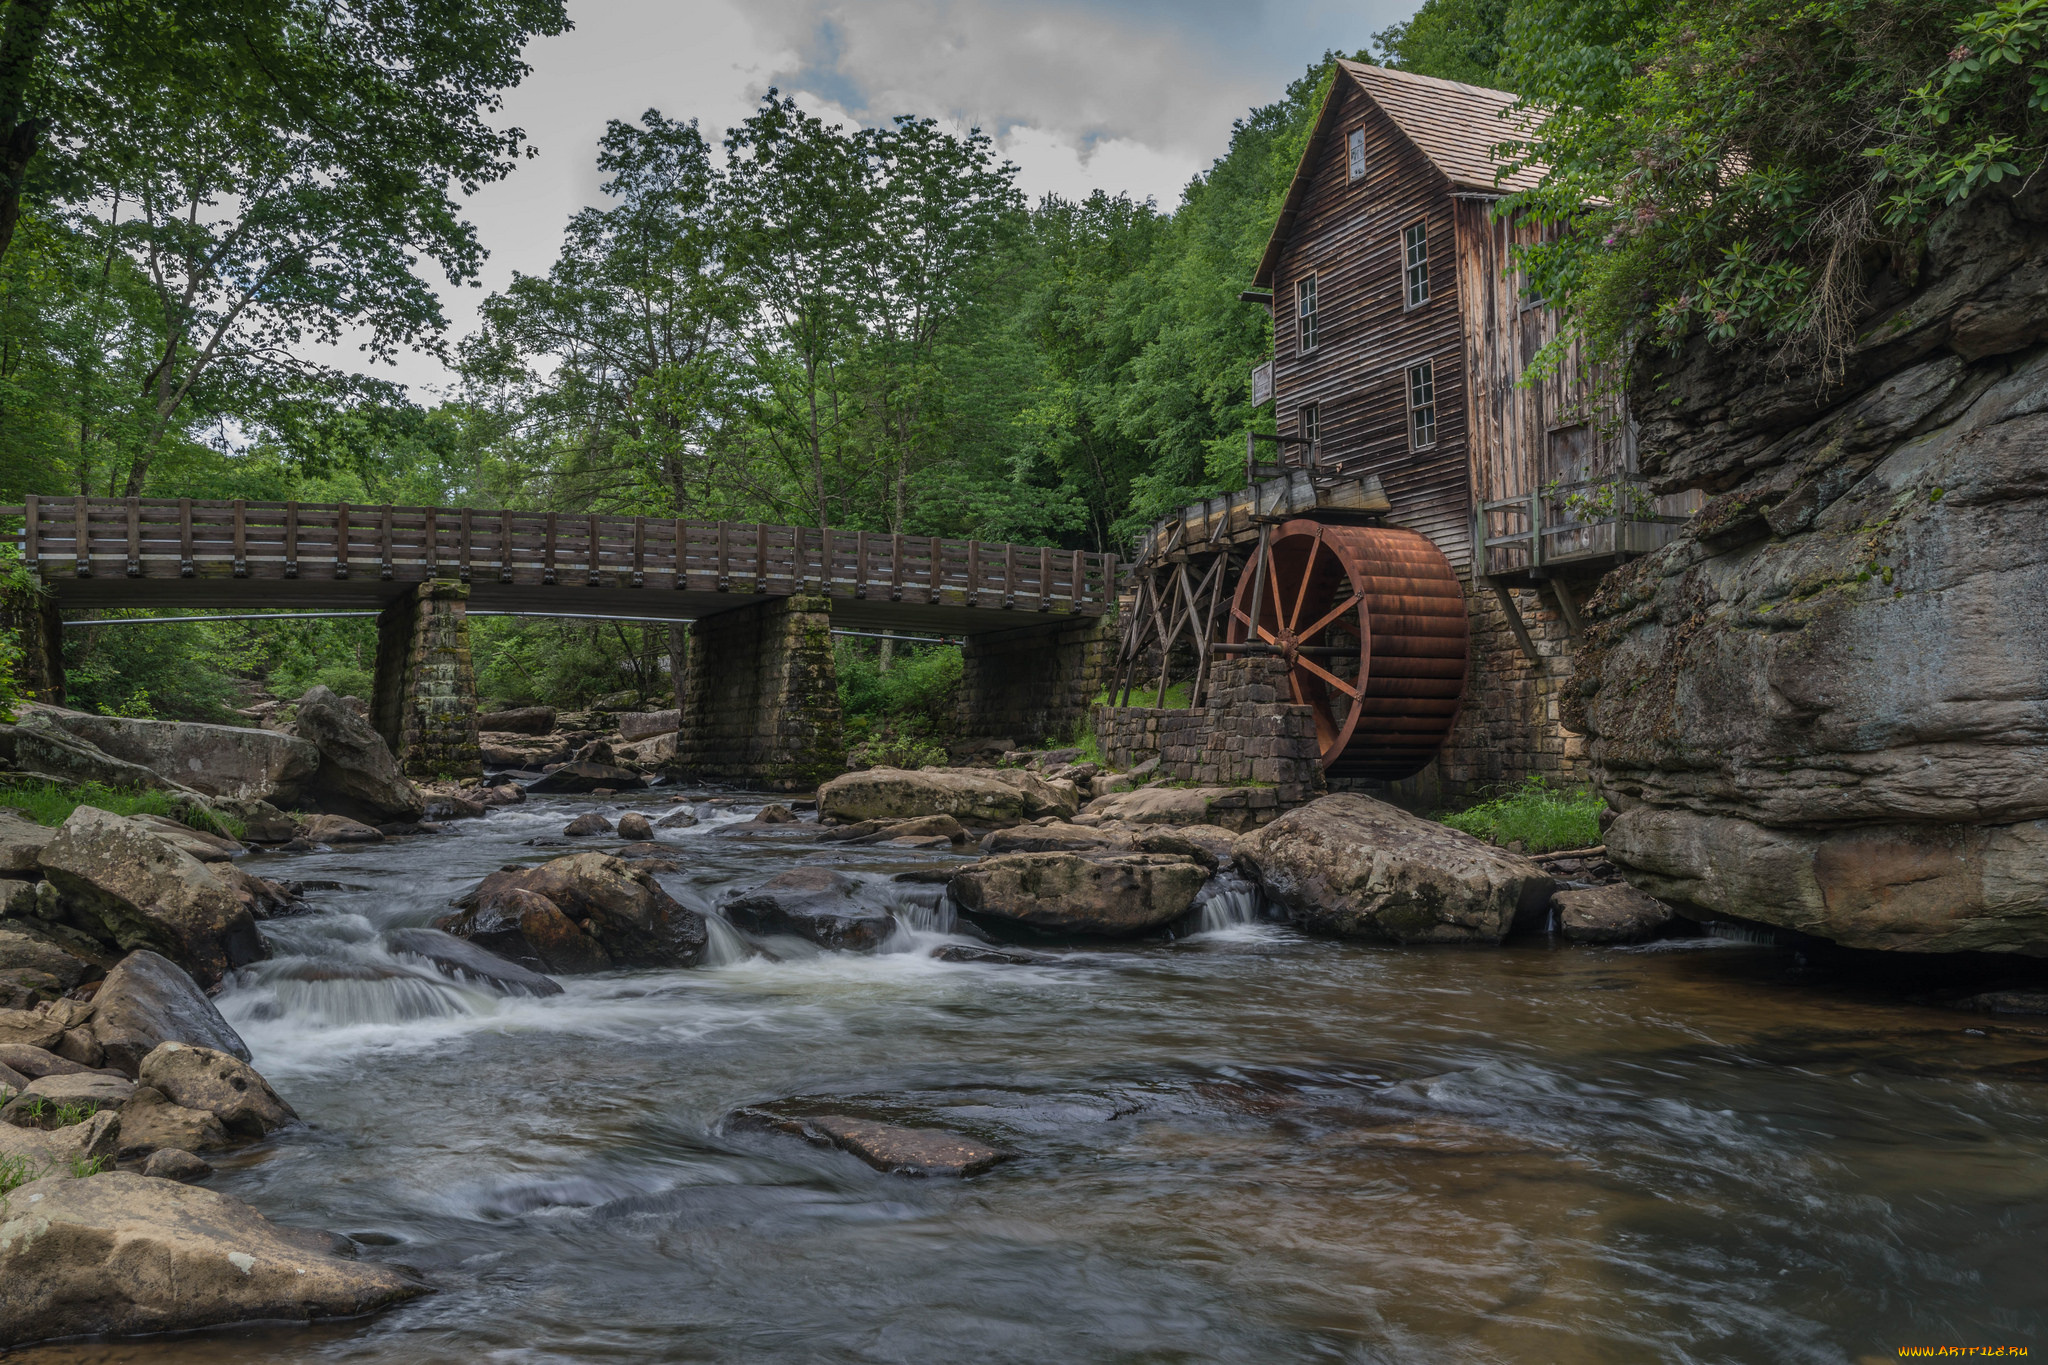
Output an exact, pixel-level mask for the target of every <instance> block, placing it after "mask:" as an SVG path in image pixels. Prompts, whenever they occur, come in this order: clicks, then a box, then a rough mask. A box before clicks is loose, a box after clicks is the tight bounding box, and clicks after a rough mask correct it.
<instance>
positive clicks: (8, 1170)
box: [0, 1156, 43, 1194]
mask: <svg viewBox="0 0 2048 1365" xmlns="http://www.w3.org/2000/svg"><path fill="white" fill-rule="evenodd" d="M42 1175H43V1172H42V1170H41V1169H39V1168H38V1167H36V1166H33V1165H31V1164H30V1163H29V1159H28V1158H27V1157H25V1156H0V1194H12V1193H13V1192H14V1191H16V1190H18V1189H20V1188H21V1187H22V1186H23V1185H26V1184H28V1182H29V1181H31V1180H39V1179H41V1178H42Z"/></svg>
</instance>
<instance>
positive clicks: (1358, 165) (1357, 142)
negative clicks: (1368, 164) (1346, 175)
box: [1351, 128, 1365, 180]
mask: <svg viewBox="0 0 2048 1365" xmlns="http://www.w3.org/2000/svg"><path fill="white" fill-rule="evenodd" d="M1351 178H1352V179H1353V180H1363V179H1365V129H1363V128H1353V129H1352V130H1351Z"/></svg>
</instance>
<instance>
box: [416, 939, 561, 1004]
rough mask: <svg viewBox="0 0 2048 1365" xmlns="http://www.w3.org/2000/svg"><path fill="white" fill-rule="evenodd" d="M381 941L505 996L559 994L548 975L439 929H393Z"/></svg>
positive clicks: (445, 972)
mask: <svg viewBox="0 0 2048 1365" xmlns="http://www.w3.org/2000/svg"><path fill="white" fill-rule="evenodd" d="M384 942H385V945H386V946H387V947H389V948H390V949H391V951H392V952H394V953H410V954H412V955H413V956H414V957H420V958H425V959H426V960H427V961H428V962H430V963H432V964H433V966H434V969H435V970H436V971H438V972H440V973H442V974H443V975H445V976H451V977H454V978H455V979H456V980H458V981H461V980H464V979H468V980H471V981H477V982H481V983H482V984H484V985H486V986H489V987H491V988H492V989H494V990H500V991H503V992H505V993H506V994H507V995H536V996H539V995H560V994H561V993H562V985H561V983H560V982H558V981H556V980H555V979H554V978H552V977H547V976H542V975H541V974H540V973H539V972H536V971H529V970H528V969H527V968H525V967H522V966H520V965H519V964H518V963H516V962H514V961H512V960H511V959H510V958H504V957H499V956H498V955H497V954H496V953H493V952H489V951H487V950H485V949H483V948H481V947H478V946H477V945H476V944H474V943H471V942H470V941H469V940H468V939H461V938H457V937H455V935H453V934H447V933H443V932H442V931H441V930H439V929H393V930H392V931H391V932H390V933H388V934H386V935H385V936H384Z"/></svg>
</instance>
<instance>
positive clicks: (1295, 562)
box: [1227, 520, 1467, 782]
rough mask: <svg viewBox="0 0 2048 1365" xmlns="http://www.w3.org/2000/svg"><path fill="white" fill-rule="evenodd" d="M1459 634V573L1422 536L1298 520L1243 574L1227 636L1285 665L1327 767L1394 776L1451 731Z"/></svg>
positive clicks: (1461, 675) (1462, 623)
mask: <svg viewBox="0 0 2048 1365" xmlns="http://www.w3.org/2000/svg"><path fill="white" fill-rule="evenodd" d="M1262 582H1263V584H1264V587H1263V591H1261V589H1260V587H1259V585H1260V584H1261V583H1262ZM1466 633H1467V626H1466V618H1465V593H1464V589H1463V588H1462V587H1461V586H1460V585H1459V583H1458V575H1457V571H1456V570H1454V569H1452V568H1451V563H1450V561H1449V560H1447V559H1445V558H1444V556H1443V552H1442V551H1440V550H1438V549H1437V548H1436V546H1435V545H1432V544H1431V543H1430V542H1429V540H1428V539H1427V538H1426V537H1423V536H1420V535H1417V534H1416V533H1415V532H1413V531H1398V530H1393V529H1390V528H1387V527H1380V526H1328V525H1324V524H1323V523H1321V522H1317V521H1306V520H1302V521H1290V522H1286V523H1284V524H1282V525H1281V526H1279V527H1277V528H1275V529H1274V531H1273V533H1272V537H1271V539H1270V540H1269V541H1268V547H1267V550H1266V555H1265V565H1264V572H1263V573H1261V571H1260V564H1259V561H1258V558H1257V557H1256V556H1255V557H1254V559H1253V561H1252V563H1251V564H1250V565H1248V566H1246V568H1245V571H1244V573H1243V574H1242V575H1241V576H1240V577H1239V579H1238V583H1237V594H1236V596H1235V597H1234V598H1233V599H1232V601H1231V605H1230V628H1229V634H1228V637H1227V638H1228V639H1229V641H1230V643H1232V644H1235V645H1243V644H1247V643H1251V642H1253V641H1256V642H1257V643H1258V644H1260V645H1263V646H1264V647H1265V648H1263V649H1259V650H1255V651H1251V652H1257V653H1266V654H1275V655H1278V656H1279V657H1280V658H1282V659H1284V660H1286V661H1287V667H1288V676H1289V680H1290V682H1291V683H1292V686H1293V689H1294V700H1295V701H1297V702H1301V703H1303V704H1305V705H1307V706H1309V707H1310V708H1311V709H1312V710H1313V711H1314V712H1315V719H1316V738H1317V739H1318V741H1319V742H1320V744H1321V748H1322V757H1323V769H1324V771H1325V772H1327V773H1329V774H1330V775H1331V776H1332V777H1360V778H1374V779H1378V780H1380V781H1388V782H1391V781H1396V780H1398V779H1400V778H1404V777H1412V776H1414V775H1415V774H1416V773H1417V772H1420V771H1421V770H1422V768H1423V767H1424V766H1425V765H1426V764H1428V762H1429V760H1430V759H1432V758H1434V757H1435V756H1436V751H1437V750H1438V749H1439V748H1441V747H1442V746H1443V742H1444V738H1445V736H1447V735H1448V734H1450V732H1451V724H1452V722H1453V721H1455V720H1456V719H1457V717H1458V707H1459V704H1460V703H1461V702H1462V701H1463V699H1464V696H1465V657H1466Z"/></svg>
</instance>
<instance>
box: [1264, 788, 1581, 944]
mask: <svg viewBox="0 0 2048 1365" xmlns="http://www.w3.org/2000/svg"><path fill="white" fill-rule="evenodd" d="M1236 856H1237V863H1238V866H1240V867H1242V868H1244V869H1245V870H1246V871H1247V872H1249V873H1250V874H1251V875H1252V876H1253V877H1255V878H1256V879H1257V880H1258V883H1259V886H1260V888H1261V889H1262V890H1264V891H1265V893H1266V894H1267V895H1268V896H1269V897H1271V898H1272V899H1273V900H1275V901H1277V902H1279V903H1280V904H1281V905H1283V906H1285V907H1286V908H1287V910H1288V912H1289V914H1290V915H1291V916H1292V918H1293V919H1294V921H1295V922H1296V923H1297V924H1300V925H1302V926H1303V927H1305V928H1309V929H1316V930H1321V931H1323V932H1326V933H1333V934H1338V935H1341V936H1343V937H1346V938H1364V939H1379V940H1383V941H1389V942H1394V943H1498V942H1500V941H1501V939H1502V938H1503V937H1504V936H1505V935H1506V934H1507V931H1508V926H1509V925H1510V924H1512V923H1513V922H1514V919H1515V916H1516V914H1517V913H1518V912H1520V911H1529V912H1533V913H1540V912H1541V910H1542V909H1543V905H1544V902H1545V901H1546V900H1548V899H1549V896H1550V893H1551V890H1552V888H1553V886H1554V885H1555V883H1554V882H1553V881H1552V879H1551V877H1550V874H1549V873H1547V872H1545V871H1544V870H1543V869H1542V868H1541V867H1539V866H1538V865H1537V864H1535V863H1533V862H1531V861H1530V860H1529V859H1527V858H1524V857H1522V856H1520V855H1519V854H1514V853H1509V852H1507V851H1506V850H1504V849H1499V848H1495V847H1494V846H1493V845H1491V844H1488V843H1485V842H1483V841H1482V840H1479V839H1475V838H1473V837H1472V836H1471V835H1469V834H1464V833H1461V832H1460V831H1458V830H1454V829H1452V828H1451V827H1450V826H1448V825H1440V824H1438V823H1437V822H1436V821H1434V820H1427V819H1424V818H1423V817H1421V816H1419V815H1410V814H1409V813H1408V812H1406V811H1404V810H1401V809H1399V808H1398V807H1395V806H1390V805H1388V804H1387V803H1386V802H1384V801H1375V800H1373V799H1372V798H1371V797H1369V796H1360V795H1357V794H1356V793H1352V792H1339V793H1337V794H1335V795H1331V796H1324V797H1319V798H1318V799H1316V800H1314V801H1311V802H1309V803H1308V804H1307V805H1305V806H1298V807H1296V808H1295V809H1293V810H1291V811H1288V812H1287V813H1286V814H1285V815H1282V816H1281V817H1280V818H1279V819H1277V820H1275V821H1274V822H1273V823H1272V824H1270V825H1267V826H1266V827H1265V828H1263V829H1260V830H1257V831H1256V832H1254V833H1251V834H1247V835H1245V836H1244V837H1243V838H1241V839H1239V840H1238V841H1237V844H1236Z"/></svg>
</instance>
